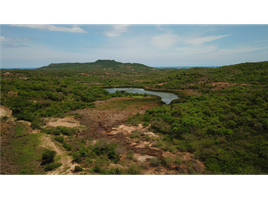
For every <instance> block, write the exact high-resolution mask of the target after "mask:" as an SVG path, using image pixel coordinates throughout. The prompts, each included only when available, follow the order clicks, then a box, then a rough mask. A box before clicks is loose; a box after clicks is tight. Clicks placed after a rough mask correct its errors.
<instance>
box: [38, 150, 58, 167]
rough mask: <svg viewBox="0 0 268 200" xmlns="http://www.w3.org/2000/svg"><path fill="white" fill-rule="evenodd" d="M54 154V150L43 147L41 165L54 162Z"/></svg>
mask: <svg viewBox="0 0 268 200" xmlns="http://www.w3.org/2000/svg"><path fill="white" fill-rule="evenodd" d="M55 156H56V151H52V150H49V149H45V151H44V153H43V154H42V163H41V164H42V165H44V164H48V163H52V162H54V157H55Z"/></svg>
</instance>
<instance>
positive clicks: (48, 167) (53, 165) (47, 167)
mask: <svg viewBox="0 0 268 200" xmlns="http://www.w3.org/2000/svg"><path fill="white" fill-rule="evenodd" d="M61 165H62V164H61V163H50V164H47V165H45V171H46V172H47V171H51V170H54V169H56V168H58V167H60V166H61Z"/></svg>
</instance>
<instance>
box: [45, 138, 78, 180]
mask: <svg viewBox="0 0 268 200" xmlns="http://www.w3.org/2000/svg"><path fill="white" fill-rule="evenodd" d="M42 140H43V141H42V147H44V148H49V149H52V150H54V151H56V152H57V155H56V156H60V160H59V162H60V163H62V166H60V167H59V168H57V169H55V170H53V171H50V172H48V173H47V174H48V175H60V174H61V175H64V174H65V175H67V174H68V175H71V174H74V173H73V170H74V168H75V166H76V165H77V164H72V159H71V157H70V156H68V155H67V152H66V151H63V150H61V149H60V148H59V147H57V146H56V145H55V143H54V142H53V141H52V140H51V137H50V136H49V135H43V138H42Z"/></svg>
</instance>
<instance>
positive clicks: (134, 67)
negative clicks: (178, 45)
mask: <svg viewBox="0 0 268 200" xmlns="http://www.w3.org/2000/svg"><path fill="white" fill-rule="evenodd" d="M38 70H77V71H107V72H111V71H121V72H151V71H158V69H156V68H153V67H149V66H146V65H143V64H139V63H121V62H117V61H115V60H97V61H96V62H89V63H52V64H50V65H48V66H45V67H41V68H38Z"/></svg>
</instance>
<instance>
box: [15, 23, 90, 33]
mask: <svg viewBox="0 0 268 200" xmlns="http://www.w3.org/2000/svg"><path fill="white" fill-rule="evenodd" d="M11 26H17V27H25V28H35V29H41V30H49V31H60V32H71V33H86V31H85V30H84V29H82V28H80V27H79V26H77V25H74V26H72V27H66V26H54V25H46V24H44V25H34V24H26V25H24V24H16V25H11Z"/></svg>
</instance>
